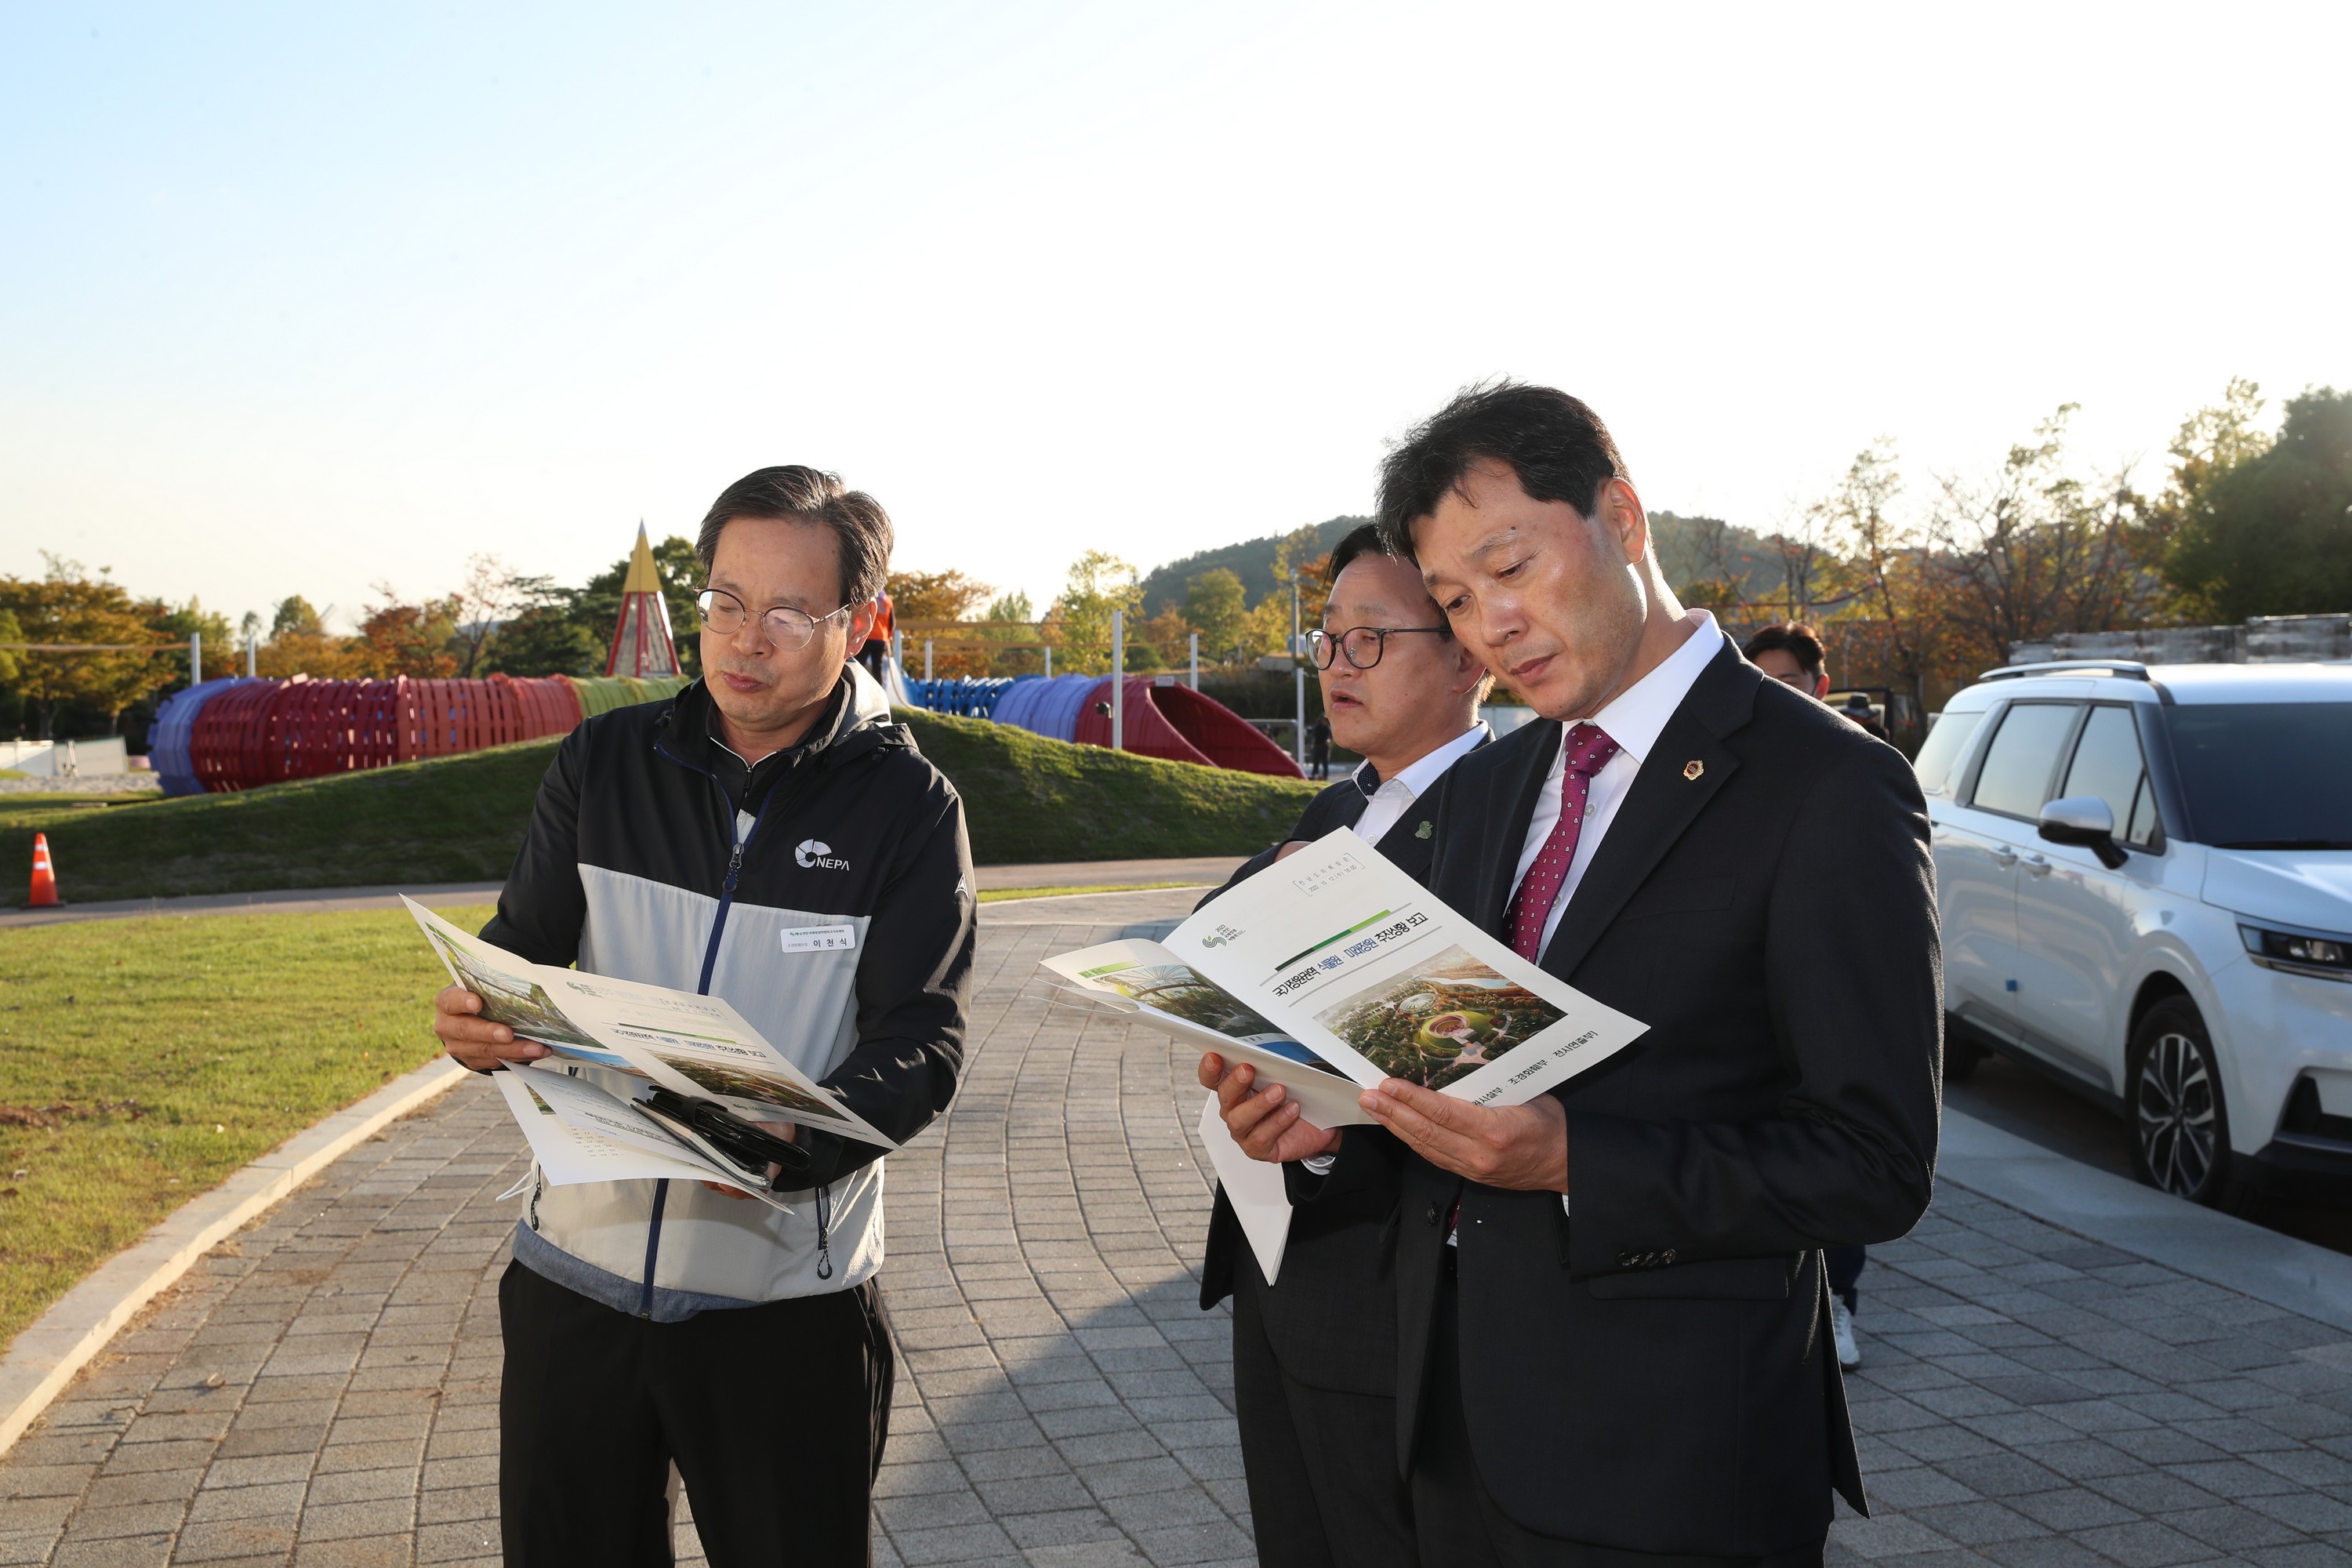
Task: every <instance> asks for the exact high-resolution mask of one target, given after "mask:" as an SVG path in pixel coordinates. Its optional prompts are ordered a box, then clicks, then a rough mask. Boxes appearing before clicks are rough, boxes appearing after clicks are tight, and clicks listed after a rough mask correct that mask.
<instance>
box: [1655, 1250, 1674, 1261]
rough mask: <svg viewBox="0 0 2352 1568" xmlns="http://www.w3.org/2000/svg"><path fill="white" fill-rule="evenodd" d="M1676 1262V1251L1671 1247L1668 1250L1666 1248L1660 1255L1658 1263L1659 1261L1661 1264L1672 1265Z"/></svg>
mask: <svg viewBox="0 0 2352 1568" xmlns="http://www.w3.org/2000/svg"><path fill="white" fill-rule="evenodd" d="M1674 1260H1675V1249H1674V1248H1673V1247H1668V1248H1666V1249H1665V1250H1664V1252H1661V1253H1660V1254H1658V1261H1659V1262H1661V1263H1672V1262H1673V1261H1674Z"/></svg>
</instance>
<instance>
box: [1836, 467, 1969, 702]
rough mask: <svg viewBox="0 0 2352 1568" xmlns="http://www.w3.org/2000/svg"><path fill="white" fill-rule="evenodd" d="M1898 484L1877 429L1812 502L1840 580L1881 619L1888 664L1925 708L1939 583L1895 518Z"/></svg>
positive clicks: (1864, 610)
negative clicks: (1837, 554)
mask: <svg viewBox="0 0 2352 1568" xmlns="http://www.w3.org/2000/svg"><path fill="white" fill-rule="evenodd" d="M1902 492H1903V476H1902V473H1901V471H1900V469H1899V468H1898V467H1897V465H1896V460H1895V443H1894V442H1893V440H1891V439H1889V438H1888V437H1883V436H1882V437H1879V438H1878V439H1877V440H1876V441H1874V442H1872V443H1871V444H1870V445H1869V446H1868V447H1864V448H1863V449H1862V451H1861V452H1859V453H1857V454H1856V455H1855V457H1854V459H1853V463H1851V464H1850V465H1848V467H1847V468H1846V471H1845V477H1844V479H1842V480H1840V481H1839V484H1838V488H1837V489H1835V490H1834V491H1832V493H1831V494H1830V495H1829V496H1828V497H1826V498H1824V499H1823V500H1820V501H1818V502H1816V503H1815V504H1814V506H1813V508H1812V510H1813V513H1814V515H1815V516H1816V517H1817V518H1818V519H1819V520H1820V521H1821V524H1822V527H1823V529H1824V530H1826V531H1827V533H1828V535H1829V537H1830V539H1831V540H1832V542H1834V543H1835V544H1836V545H1837V546H1838V547H1839V548H1840V550H1841V560H1840V570H1839V573H1838V577H1839V584H1838V585H1839V587H1840V588H1841V590H1842V591H1843V594H1844V595H1845V596H1846V598H1847V599H1848V601H1849V602H1850V603H1851V604H1853V605H1854V607H1855V608H1856V609H1857V610H1858V611H1859V612H1860V613H1861V614H1863V615H1865V616H1871V617H1873V618H1874V619H1876V620H1877V621H1878V622H1879V623H1880V626H1881V627H1882V628H1883V630H1882V632H1881V637H1882V639H1883V654H1882V657H1883V658H1884V659H1885V663H1886V665H1887V666H1888V672H1889V674H1890V676H1891V677H1892V678H1893V679H1894V680H1895V681H1897V682H1899V683H1900V684H1902V685H1903V686H1904V687H1906V689H1908V690H1909V693H1910V696H1911V700H1912V702H1913V704H1914V708H1913V711H1915V712H1918V713H1925V712H1926V711H1927V679H1928V674H1929V668H1930V662H1931V660H1932V658H1933V657H1934V654H1935V651H1936V647H1937V637H1938V632H1937V628H1938V626H1939V625H1940V622H1939V620H1938V618H1937V610H1936V603H1935V601H1936V596H1937V595H1936V588H1937V584H1936V581H1935V579H1933V578H1932V577H1931V576H1930V575H1929V574H1928V573H1927V570H1926V559H1927V551H1926V547H1925V542H1924V540H1923V539H1922V538H1921V537H1920V535H1919V533H1918V532H1917V531H1916V530H1915V529H1912V528H1909V527H1906V526H1905V525H1904V524H1903V523H1901V522H1899V521H1896V519H1895V513H1894V503H1895V498H1896V497H1897V496H1899V495H1901V494H1902ZM1849 679H1851V677H1850V676H1849Z"/></svg>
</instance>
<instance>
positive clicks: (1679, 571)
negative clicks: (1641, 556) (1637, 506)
mask: <svg viewBox="0 0 2352 1568" xmlns="http://www.w3.org/2000/svg"><path fill="white" fill-rule="evenodd" d="M1650 539H1651V542H1652V543H1654V545H1655V546H1656V547H1657V552H1658V567H1659V570H1661V571H1662V572H1664V574H1665V577H1666V585H1667V586H1668V587H1670V588H1673V589H1675V590H1676V591H1680V589H1681V588H1682V586H1683V585H1684V584H1686V583H1699V582H1716V581H1721V580H1726V579H1737V580H1738V582H1739V583H1740V584H1742V585H1743V586H1744V587H1745V588H1746V590H1747V595H1748V597H1749V598H1751V599H1769V598H1770V597H1771V596H1772V595H1776V594H1779V593H1780V592H1781V590H1782V568H1781V563H1780V552H1779V551H1778V550H1776V549H1775V548H1773V545H1772V542H1771V541H1769V540H1768V539H1766V538H1765V537H1764V536H1763V535H1761V534H1759V533H1755V532H1752V531H1749V530H1748V529H1745V528H1739V527H1736V526H1734V525H1733V524H1731V523H1727V522H1726V521H1723V520H1722V519H1721V518H1719V517H1684V516H1681V515H1680V514H1678V513H1675V512H1671V511H1654V512H1652V513H1651V514H1650Z"/></svg>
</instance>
